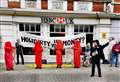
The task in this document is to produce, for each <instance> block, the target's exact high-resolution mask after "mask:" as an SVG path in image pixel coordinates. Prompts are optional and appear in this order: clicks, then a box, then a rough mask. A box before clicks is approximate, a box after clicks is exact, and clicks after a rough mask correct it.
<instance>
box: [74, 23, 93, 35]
mask: <svg viewBox="0 0 120 82" xmlns="http://www.w3.org/2000/svg"><path fill="white" fill-rule="evenodd" d="M93 27H94V26H93V25H75V26H74V34H79V33H93Z"/></svg>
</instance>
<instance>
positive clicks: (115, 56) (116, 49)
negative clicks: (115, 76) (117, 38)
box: [111, 42, 120, 67]
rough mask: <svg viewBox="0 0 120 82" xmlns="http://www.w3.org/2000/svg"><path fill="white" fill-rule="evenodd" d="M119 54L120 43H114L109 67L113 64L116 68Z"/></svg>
mask: <svg viewBox="0 0 120 82" xmlns="http://www.w3.org/2000/svg"><path fill="white" fill-rule="evenodd" d="M119 53H120V42H116V44H114V45H113V47H112V58H111V66H112V65H113V64H114V63H115V67H118V59H119ZM114 60H115V62H114Z"/></svg>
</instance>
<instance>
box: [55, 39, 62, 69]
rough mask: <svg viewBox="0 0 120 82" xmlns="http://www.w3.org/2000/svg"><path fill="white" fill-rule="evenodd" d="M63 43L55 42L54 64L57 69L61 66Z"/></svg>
mask: <svg viewBox="0 0 120 82" xmlns="http://www.w3.org/2000/svg"><path fill="white" fill-rule="evenodd" d="M63 47H64V45H63V42H62V41H61V40H57V41H56V46H55V48H56V64H57V68H61V66H62V55H63Z"/></svg>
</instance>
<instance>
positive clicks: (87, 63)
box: [83, 43, 91, 67]
mask: <svg viewBox="0 0 120 82" xmlns="http://www.w3.org/2000/svg"><path fill="white" fill-rule="evenodd" d="M90 51H91V46H90V43H87V45H86V47H85V55H84V57H83V66H84V67H88V66H90Z"/></svg>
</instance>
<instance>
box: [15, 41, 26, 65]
mask: <svg viewBox="0 0 120 82" xmlns="http://www.w3.org/2000/svg"><path fill="white" fill-rule="evenodd" d="M15 46H16V53H17V63H16V64H19V56H21V61H22V64H23V65H24V58H23V46H22V45H21V44H20V40H19V39H17V42H16V43H15Z"/></svg>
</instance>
